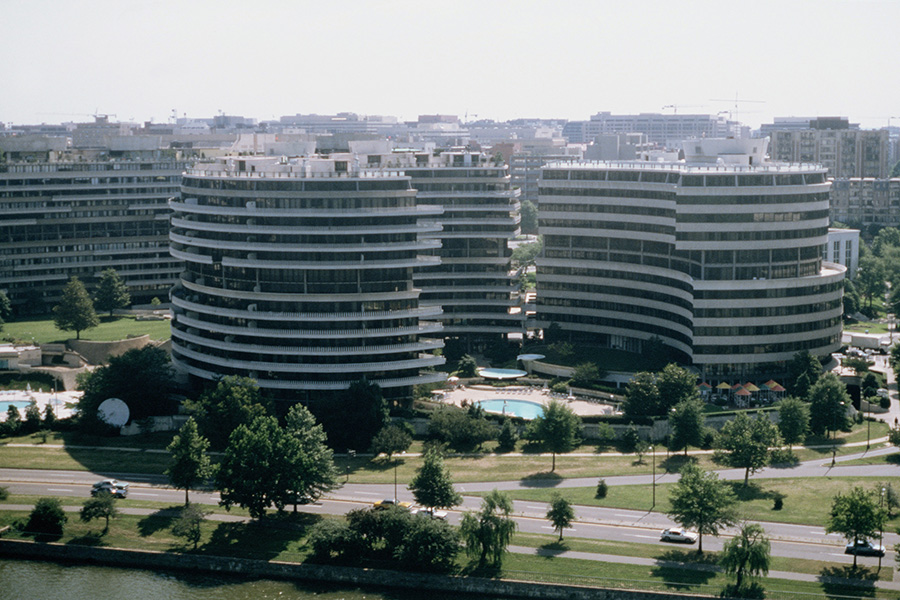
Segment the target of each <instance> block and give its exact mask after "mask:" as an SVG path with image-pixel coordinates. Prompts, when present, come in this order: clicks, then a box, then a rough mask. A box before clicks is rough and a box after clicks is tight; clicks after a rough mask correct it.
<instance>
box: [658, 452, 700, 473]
mask: <svg viewBox="0 0 900 600" xmlns="http://www.w3.org/2000/svg"><path fill="white" fill-rule="evenodd" d="M695 462H697V459H696V457H693V456H685V455H684V454H672V455H670V456H669V457H668V458H664V459H663V460H662V461H660V463H659V466H660V467H661V468H662V469H663V470H664V471H665V472H666V473H680V472H681V468H682V467H684V465H686V464H688V463H695Z"/></svg>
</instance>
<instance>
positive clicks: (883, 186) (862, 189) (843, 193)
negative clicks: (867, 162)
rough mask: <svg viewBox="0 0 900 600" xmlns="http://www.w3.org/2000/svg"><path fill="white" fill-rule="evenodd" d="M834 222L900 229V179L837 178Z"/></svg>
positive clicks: (834, 183)
mask: <svg viewBox="0 0 900 600" xmlns="http://www.w3.org/2000/svg"><path fill="white" fill-rule="evenodd" d="M831 220H832V221H837V222H840V223H846V224H848V225H852V226H853V227H866V228H877V227H900V178H894V179H871V178H865V179H862V178H859V177H851V178H849V179H844V178H841V179H835V180H834V182H833V184H832V186H831Z"/></svg>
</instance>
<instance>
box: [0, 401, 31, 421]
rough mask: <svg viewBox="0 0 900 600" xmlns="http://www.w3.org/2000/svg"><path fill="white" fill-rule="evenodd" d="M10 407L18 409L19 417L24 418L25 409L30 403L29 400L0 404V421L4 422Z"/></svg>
mask: <svg viewBox="0 0 900 600" xmlns="http://www.w3.org/2000/svg"><path fill="white" fill-rule="evenodd" d="M10 406H15V407H16V408H18V409H19V416H20V417H22V418H24V417H25V409H26V408H28V407H29V406H31V402H30V401H29V400H4V401H2V402H0V419H3V420H4V421H5V420H6V411H8V410H9V407H10Z"/></svg>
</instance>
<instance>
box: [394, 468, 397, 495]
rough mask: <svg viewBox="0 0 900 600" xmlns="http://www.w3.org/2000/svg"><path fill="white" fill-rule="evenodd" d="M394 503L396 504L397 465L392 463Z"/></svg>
mask: <svg viewBox="0 0 900 600" xmlns="http://www.w3.org/2000/svg"><path fill="white" fill-rule="evenodd" d="M394 502H397V463H394Z"/></svg>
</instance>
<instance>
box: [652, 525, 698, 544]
mask: <svg viewBox="0 0 900 600" xmlns="http://www.w3.org/2000/svg"><path fill="white" fill-rule="evenodd" d="M659 540H660V541H661V542H678V543H681V544H693V543H694V542H696V541H697V534H696V533H694V532H693V531H687V530H685V529H678V528H672V529H666V530H665V531H663V532H662V533H661V534H660V535H659Z"/></svg>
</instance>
